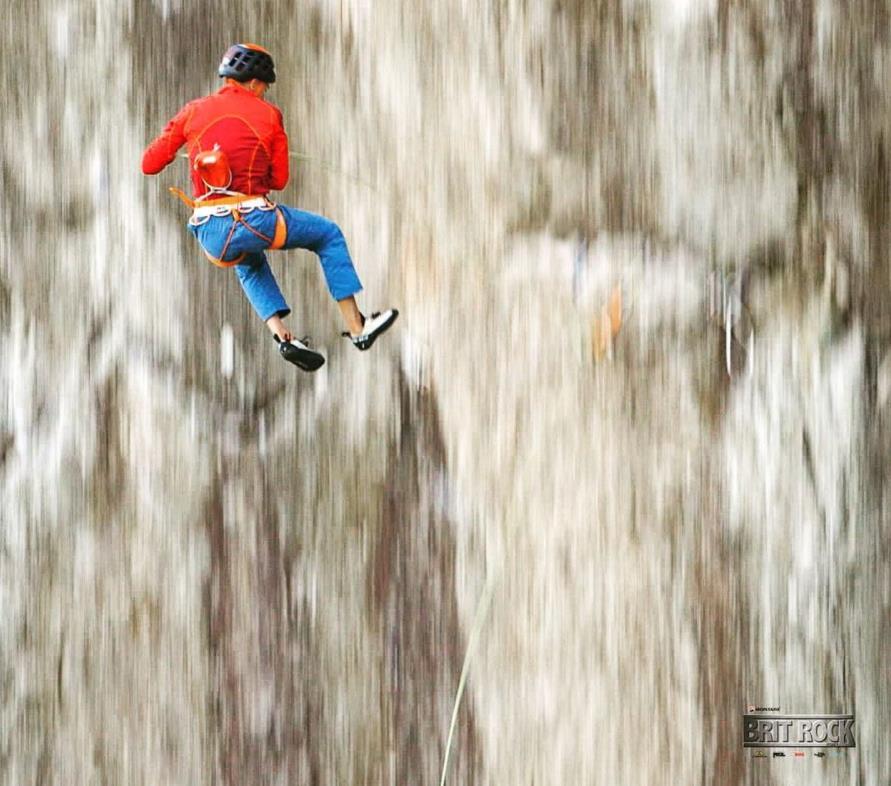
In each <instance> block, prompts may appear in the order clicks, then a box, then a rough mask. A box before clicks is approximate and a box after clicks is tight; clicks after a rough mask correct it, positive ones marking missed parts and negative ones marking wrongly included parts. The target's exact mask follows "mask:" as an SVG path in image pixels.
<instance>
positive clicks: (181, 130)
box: [142, 104, 192, 175]
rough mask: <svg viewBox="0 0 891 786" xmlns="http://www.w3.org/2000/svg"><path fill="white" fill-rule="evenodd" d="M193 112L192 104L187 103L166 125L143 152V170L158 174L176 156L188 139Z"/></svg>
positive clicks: (147, 173)
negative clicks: (188, 125)
mask: <svg viewBox="0 0 891 786" xmlns="http://www.w3.org/2000/svg"><path fill="white" fill-rule="evenodd" d="M191 112H192V107H191V104H186V105H185V106H184V107H183V108H182V109H180V110H179V112H177V113H176V116H175V117H174V118H173V119H172V120H171V121H170V122H169V123H168V124H167V125H166V126H164V130H163V131H162V132H161V133H160V134H159V135H158V137H157V139H154V140H153V141H152V142H151V144H150V145H149V146H148V147H147V148H146V149H145V152H144V153H143V154H142V172H143V174H146V175H157V174H158V172H160V171H161V170H162V169H164V167H166V166H167V165H168V164H169V163H170V162H171V161H173V159H174V158H176V151H177V150H179V149H180V148H181V147H182V146H183V144H184V143H185V141H186V130H185V129H186V121H187V120H188V118H189V116H190V114H191Z"/></svg>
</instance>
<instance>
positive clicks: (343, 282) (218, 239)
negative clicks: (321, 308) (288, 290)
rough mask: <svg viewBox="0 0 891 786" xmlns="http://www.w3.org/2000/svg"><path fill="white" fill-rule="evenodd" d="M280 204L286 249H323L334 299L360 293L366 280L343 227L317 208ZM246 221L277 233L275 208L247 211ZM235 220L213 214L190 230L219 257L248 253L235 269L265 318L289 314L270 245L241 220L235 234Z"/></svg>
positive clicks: (264, 232)
mask: <svg viewBox="0 0 891 786" xmlns="http://www.w3.org/2000/svg"><path fill="white" fill-rule="evenodd" d="M278 208H279V210H281V212H282V215H283V216H284V219H285V226H286V227H287V235H286V238H285V244H284V245H283V246H282V248H283V249H288V248H305V249H307V250H309V251H314V252H315V253H316V254H318V257H319V261H320V262H321V263H322V272H323V273H324V274H325V282H326V283H327V285H328V291H329V292H330V293H331V297H333V298H334V299H335V300H343V298H345V297H349V296H350V295H355V294H356V293H357V292H359V291H360V290H361V289H362V284H361V282H360V281H359V276H358V275H357V274H356V268H355V267H354V266H353V260H352V259H351V258H350V252H349V249H348V248H347V244H346V240H345V239H344V237H343V232H341V231H340V227H338V226H337V224H335V223H334V222H333V221H331V220H329V219H327V218H324V217H323V216H319V215H316V214H315V213H308V212H306V211H305V210H297V209H296V208H293V207H288V206H287V205H279V206H278ZM242 220H243V221H244V222H245V223H247V224H249V225H250V226H251V227H252V228H253V229H255V230H256V231H257V232H259V233H260V234H262V235H264V236H266V237H268V238H271V237H273V236H274V235H275V211H273V210H258V209H254V210H251V211H250V212H247V213H244V214H242ZM232 224H233V218H232V217H231V216H211V217H210V218H209V219H208V220H207V221H206V222H204V223H203V224H199V225H198V226H193V225H191V224H190V225H189V231H190V232H191V233H192V234H193V235H194V236H195V237H196V238H197V240H198V242H199V243H200V244H201V246H202V247H203V248H204V249H205V250H206V251H207V252H208V253H210V254H211V255H212V256H214V257H216V258H218V259H220V258H222V259H223V261H231V260H233V259H235V258H236V257H238V256H239V255H240V254H246V256H245V258H244V260H243V261H242V262H241V263H240V264H238V265H235V274H236V275H237V276H238V280H239V281H240V282H241V287H242V289H243V290H244V294H245V295H247V299H248V300H249V301H250V304H251V306H253V309H254V311H256V312H257V316H258V317H260V319H262V320H263V321H264V322H265V321H266V320H267V319H269V318H270V317H273V316H276V315H278V316H280V317H284V316H287V315H288V314H290V313H291V309H290V307H289V306H288V304H287V302H286V301H285V298H284V296H283V295H282V292H281V290H280V289H279V286H278V282H277V281H276V280H275V276H273V275H272V270H271V269H270V267H269V261H268V260H267V259H266V254H265V253H264V252H265V251H266V250H267V249H268V248H269V243H268V242H267V241H265V240H264V239H263V238H260V237H257V235H255V234H254V233H253V232H251V231H250V229H248V228H247V227H245V226H243V225H241V224H240V223H239V224H236V225H235V229H234V231H232V236H231V238H230V237H229V233H230V231H231V230H232ZM227 238H229V245H228V247H227V248H226V254H225V257H222V256H221V255H222V252H223V248H224V246H225V244H226V239H227Z"/></svg>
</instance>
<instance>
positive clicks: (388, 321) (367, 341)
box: [341, 308, 399, 351]
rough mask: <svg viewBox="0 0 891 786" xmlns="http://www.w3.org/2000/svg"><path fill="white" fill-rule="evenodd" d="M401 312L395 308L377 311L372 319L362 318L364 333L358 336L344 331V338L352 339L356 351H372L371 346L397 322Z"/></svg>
mask: <svg viewBox="0 0 891 786" xmlns="http://www.w3.org/2000/svg"><path fill="white" fill-rule="evenodd" d="M398 316H399V312H398V311H397V310H396V309H395V308H388V309H387V310H386V311H380V312H378V311H375V312H374V313H373V314H372V315H371V316H370V317H364V316H363V317H362V332H361V333H360V334H359V335H358V336H354V335H353V334H352V333H349V332H347V331H344V332H343V333H341V335H342V336H345V337H346V338H348V339H350V341H352V342H353V346H354V347H356V349H361V350H363V351H364V350H366V349H371V345H372V344H373V343H374V342H375V339H376V338H377V337H378V336H379V335H381V334H382V333H384V332H385V331H386V330H387V329H388V328H389V327H390V325H392V324H393V323H394V322H395V321H396V317H398Z"/></svg>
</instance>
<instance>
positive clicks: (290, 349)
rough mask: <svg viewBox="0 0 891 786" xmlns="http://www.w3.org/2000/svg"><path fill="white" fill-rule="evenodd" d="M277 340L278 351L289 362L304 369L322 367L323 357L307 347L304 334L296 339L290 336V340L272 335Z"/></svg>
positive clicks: (313, 369) (307, 341) (310, 369)
mask: <svg viewBox="0 0 891 786" xmlns="http://www.w3.org/2000/svg"><path fill="white" fill-rule="evenodd" d="M273 338H274V339H275V340H276V342H278V351H279V352H281V355H282V357H283V358H284V359H285V360H287V361H288V362H289V363H293V364H294V365H295V366H297V367H298V368H301V369H303V370H304V371H317V370H318V369H320V368H321V367H322V365H323V364H324V362H325V358H324V357H322V355H320V354H319V353H318V352H316V351H315V350H314V349H310V348H309V338H308V337H307V336H304V337H303V339H302V340H300V341H298V340H297V339H296V338H292V339H291V340H290V341H282V340H281V339H280V338H279V337H278V336H273Z"/></svg>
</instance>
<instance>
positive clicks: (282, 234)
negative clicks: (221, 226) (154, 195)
mask: <svg viewBox="0 0 891 786" xmlns="http://www.w3.org/2000/svg"><path fill="white" fill-rule="evenodd" d="M170 193H171V194H173V195H174V196H176V197H179V198H180V199H181V200H182V201H183V203H185V204H186V205H188V206H189V207H190V208H191V209H192V210H195V209H196V208H199V207H202V208H204V207H209V208H220V212H218V213H216V215H219V216H225V215H229V216H232V228H231V229H230V230H229V234H228V235H227V236H226V242H225V243H224V244H223V250H222V251H221V252H220V257H219V258H217V257H215V256H213V255H212V254H210V253H209V252H208V251H207V249H205V248H203V247H202V249H201V250H202V251H204V255H205V256H206V257H207V258H208V259H209V260H210V261H211V262H213V263H214V264H215V265H216V266H217V267H233V266H234V265H237V264H238V263H239V262H241V261H242V260H243V259H244V258H245V256H247V254H239V255H238V256H237V257H236V258H235V259H232V260H228V261H226V260H224V259H223V257H225V256H226V251H227V250H228V249H229V243H231V242H232V235H233V234H235V227H237V226H238V225H239V224H241V225H242V226H243V227H245V229H247V230H248V232H251V233H252V234H254V235H256V236H257V237H258V238H260V239H261V240H263V241H264V242H266V243H269V246H268V248H269V250H271V251H275V250H276V249H279V248H281V247H282V246H283V245H284V244H285V240H286V238H287V234H288V226H287V224H286V223H285V217H284V216H283V215H282V211H281V209H280V208H279V207H278V206H277V205H276V204H275V202H271V201H270V200H268V199H266V198H265V197H262V199H264V200H265V202H266V204H267V205H268V207H267V208H265V209H267V210H270V209H271V210H275V233H274V234H273V236H272V237H268V236H267V235H264V234H263V233H262V232H259V231H257V230H256V229H254V228H253V227H252V226H251V225H250V224H248V223H247V221H245V220H244V219H243V218H242V217H241V213H240V212H239V210H238V208H239V206H241V205H243V204H244V203H245V202H249V201H255V200H257V199H258V198H259V197H252V196H248V195H247V194H232V192H226V193H229V194H231V196H227V197H221V198H220V199H203V198H202V197H198V199H190V198H189V197H188V196H186V194H185V193H183V191H182V190H181V189H179V188H171V189H170ZM211 193H213V192H211ZM208 196H209V194H208ZM249 209H251V210H252V209H253V207H251V208H249Z"/></svg>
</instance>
